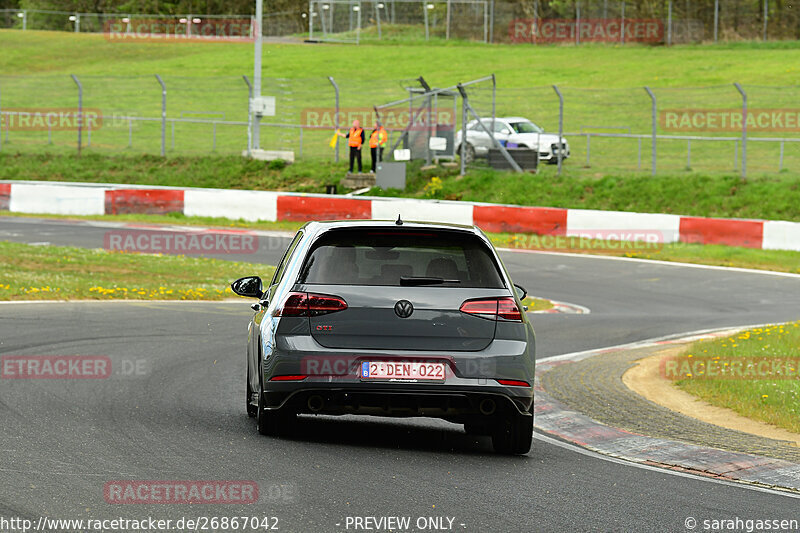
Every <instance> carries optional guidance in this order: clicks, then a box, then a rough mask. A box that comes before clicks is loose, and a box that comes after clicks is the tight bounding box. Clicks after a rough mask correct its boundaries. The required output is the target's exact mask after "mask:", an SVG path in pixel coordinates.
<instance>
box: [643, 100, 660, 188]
mask: <svg viewBox="0 0 800 533" xmlns="http://www.w3.org/2000/svg"><path fill="white" fill-rule="evenodd" d="M644 90H645V91H647V94H648V95H649V96H650V102H651V106H652V115H653V117H652V122H653V133H652V136H653V141H652V142H653V146H652V148H651V149H650V151H651V152H652V154H651V155H652V163H651V166H652V171H651V174H652V175H653V176H655V175H656V141H657V139H658V137H657V135H658V122H657V118H658V106H657V101H656V95H655V94H653V91H651V90H650V87H645V88H644Z"/></svg>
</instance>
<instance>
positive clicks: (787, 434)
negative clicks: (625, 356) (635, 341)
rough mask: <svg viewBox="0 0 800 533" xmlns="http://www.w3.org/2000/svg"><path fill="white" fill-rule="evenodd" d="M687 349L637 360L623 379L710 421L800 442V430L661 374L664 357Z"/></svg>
mask: <svg viewBox="0 0 800 533" xmlns="http://www.w3.org/2000/svg"><path fill="white" fill-rule="evenodd" d="M684 349H685V347H684V346H676V347H673V348H668V349H666V350H662V351H660V352H658V353H656V354H654V355H651V356H649V357H645V358H644V359H639V360H638V361H636V366H633V367H631V368H630V369H629V370H628V371H627V372H625V374H623V376H622V382H623V383H624V384H625V385H626V386H627V387H628V388H629V389H631V390H632V391H634V392H635V393H637V394H639V395H640V396H644V397H645V398H647V399H648V400H650V401H651V402H653V403H656V404H658V405H660V406H662V407H666V408H667V409H670V410H672V411H676V412H678V413H681V414H683V415H686V416H690V417H692V418H696V419H697V420H701V421H703V422H706V423H708V424H714V425H716V426H720V427H724V428H728V429H733V430H736V431H741V432H744V433H750V434H752V435H758V436H760V437H765V438H769V439H776V440H783V441H789V442H790V443H791V444H792V445H794V446H800V434H797V433H792V432H791V431H787V430H785V429H781V428H778V427H775V426H771V425H769V424H765V423H763V422H758V421H756V420H751V419H749V418H745V417H743V416H741V415H739V414H738V413H736V412H734V411H732V410H730V409H725V408H723V407H716V406H714V405H711V404H708V403H706V402H704V401H703V400H700V399H698V398H695V397H694V396H692V395H691V394H688V393H686V392H684V391H682V390H680V389H678V388H677V387H675V386H674V385H673V384H672V382H671V381H670V380H668V379H666V378H664V377H662V376H661V374H660V371H659V370H660V369H659V366H660V363H661V360H662V359H664V358H667V357H673V356H675V355H679V354H680V353H681V352H682V351H683V350H684Z"/></svg>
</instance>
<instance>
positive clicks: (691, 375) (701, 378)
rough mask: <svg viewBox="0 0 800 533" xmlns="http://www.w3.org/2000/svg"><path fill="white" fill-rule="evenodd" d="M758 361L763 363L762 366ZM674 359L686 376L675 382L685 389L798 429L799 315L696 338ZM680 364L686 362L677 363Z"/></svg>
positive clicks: (799, 399) (698, 395)
mask: <svg viewBox="0 0 800 533" xmlns="http://www.w3.org/2000/svg"><path fill="white" fill-rule="evenodd" d="M693 360H694V361H695V362H694V363H693ZM697 360H699V361H702V362H704V363H705V365H700V364H697V363H696V361H697ZM778 360H780V361H781V364H780V368H781V369H782V371H783V372H784V374H783V375H780V374H779V373H778V372H777V371H775V370H773V367H772V363H773V362H775V361H778ZM712 361H714V367H713V368H712V366H711V362H712ZM760 361H766V365H763V366H760V365H759V363H760ZM677 363H678V365H679V366H678V368H682V369H683V370H684V371H683V374H684V376H683V377H684V378H685V379H681V380H679V381H678V382H677V385H678V386H679V387H680V388H681V389H683V390H684V391H686V392H688V393H690V394H693V395H695V396H697V397H699V398H701V399H703V400H705V401H707V402H709V403H711V404H712V405H716V406H719V407H726V408H728V409H733V410H734V411H736V412H737V413H739V414H741V415H743V416H746V417H748V418H752V419H755V420H759V421H762V422H766V423H768V424H773V425H775V426H778V427H781V428H784V429H788V430H789V431H793V432H795V433H800V374H799V373H798V364H800V321H797V322H791V323H788V324H785V325H783V324H778V325H771V326H767V327H763V328H755V329H752V330H747V331H743V332H740V333H738V334H737V335H734V336H732V337H728V338H723V339H717V340H713V341H704V342H699V343H695V344H693V345H692V346H691V348H690V349H689V350H688V352H687V353H686V354H684V355H683V356H680V357H679V358H678V359H677ZM684 364H686V365H687V366H681V365H684ZM686 370H688V372H687V371H686ZM709 373H716V376H715V377H710V376H709V375H708V374H709Z"/></svg>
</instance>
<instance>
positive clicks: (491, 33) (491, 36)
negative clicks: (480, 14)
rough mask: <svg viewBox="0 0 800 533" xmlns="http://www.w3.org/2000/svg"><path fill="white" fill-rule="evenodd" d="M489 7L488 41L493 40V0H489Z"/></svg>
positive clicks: (491, 41)
mask: <svg viewBox="0 0 800 533" xmlns="http://www.w3.org/2000/svg"><path fill="white" fill-rule="evenodd" d="M490 3H491V6H492V7H491V8H490V9H489V42H490V43H493V42H494V0H490ZM447 24H448V28H449V27H450V26H449V25H450V17H448V22H447Z"/></svg>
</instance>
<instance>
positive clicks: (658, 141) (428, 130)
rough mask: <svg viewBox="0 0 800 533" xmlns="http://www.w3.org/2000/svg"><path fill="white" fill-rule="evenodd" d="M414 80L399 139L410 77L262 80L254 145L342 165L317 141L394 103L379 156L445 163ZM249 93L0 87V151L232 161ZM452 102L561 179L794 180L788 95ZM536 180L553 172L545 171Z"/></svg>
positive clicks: (447, 95) (473, 89) (212, 82)
mask: <svg viewBox="0 0 800 533" xmlns="http://www.w3.org/2000/svg"><path fill="white" fill-rule="evenodd" d="M159 80H160V81H159ZM423 81H424V85H428V87H430V90H431V91H433V92H432V93H431V96H432V98H431V99H430V101H429V102H428V103H427V104H425V105H426V106H427V108H426V110H425V112H424V113H422V114H421V115H420V116H419V117H418V120H420V121H422V122H421V123H420V124H422V127H416V126H418V125H416V124H415V127H414V128H412V130H411V132H410V135H409V136H408V137H406V138H405V139H401V137H402V136H403V135H404V134H405V133H408V132H407V131H406V130H407V129H408V128H407V126H408V124H409V121H411V120H412V118H413V114H414V112H415V111H417V109H418V108H419V106H420V105H421V104H420V102H421V101H422V100H420V98H422V97H423V96H424V92H425V89H424V85H423V83H421V82H420V80H419V79H410V80H366V81H365V80H355V79H333V78H325V77H314V78H305V79H282V78H264V79H263V80H262V94H264V95H271V96H274V97H275V102H276V105H275V115H274V116H269V117H264V118H263V119H262V121H261V130H260V132H261V134H260V147H261V148H263V149H269V150H291V151H293V152H294V154H295V157H296V158H327V159H336V158H337V157H338V156H339V155H341V157H342V158H344V157H345V156H346V153H345V151H344V150H346V146H345V145H344V143H343V142H342V141H341V140H339V142H338V143H336V142H334V143H331V140H332V139H333V134H334V132H335V130H336V129H340V130H342V131H345V130H346V129H347V128H348V127H349V126H350V124H351V123H352V121H353V120H356V119H358V120H359V121H360V122H361V123H362V125H363V127H364V128H365V129H366V130H367V132H369V131H371V129H372V128H374V127H375V125H376V114H375V109H374V108H375V106H384V105H385V104H387V103H392V102H395V101H400V100H404V99H406V101H404V102H403V103H402V104H398V105H395V106H391V107H389V108H388V109H387V110H383V111H382V115H381V118H382V121H383V123H384V125H385V126H386V127H387V129H388V131H389V134H390V137H389V146H394V145H395V144H397V143H398V142H399V141H402V142H401V143H400V144H398V146H400V147H409V148H413V147H412V146H410V145H414V146H417V145H419V146H417V148H416V150H414V151H415V153H414V158H419V159H425V160H430V159H437V160H438V159H455V160H458V156H459V153H457V152H454V148H457V147H456V146H454V144H455V143H456V139H455V136H457V135H459V134H460V133H461V131H462V126H463V119H462V114H463V113H462V111H463V108H462V102H461V100H462V96H461V95H460V94H459V93H458V90H457V88H456V87H455V86H453V87H446V90H445V89H437V85H436V84H435V80H434V79H428V80H423ZM161 83H163V87H164V89H165V90H162V85H161ZM249 83H250V80H249V78H248V77H246V76H241V77H216V78H215V77H204V78H198V77H178V76H164V77H160V76H133V77H105V76H78V77H70V76H64V75H58V76H19V77H14V76H2V77H0V151H2V152H6V153H33V152H42V151H52V152H56V153H68V152H73V153H74V152H75V150H76V148H78V147H80V149H81V150H82V151H83V152H84V153H86V152H90V153H106V154H155V155H159V154H163V155H166V156H173V155H206V154H219V155H233V154H241V153H243V152H245V151H246V150H247V148H248V142H249V135H248V128H249V124H250V123H251V122H252V117H250V116H249V102H248V98H249V96H250V92H249ZM439 87H442V86H439ZM740 89H741V91H740ZM434 93H435V94H434ZM466 94H467V96H468V101H469V104H470V107H471V109H472V111H469V112H468V113H467V122H471V121H473V120H474V119H475V118H476V116H478V117H482V118H491V117H496V118H498V119H500V118H503V117H524V118H527V119H529V120H531V121H532V122H534V123H535V124H536V125H538V126H540V127H541V128H542V129H543V130H544V132H545V133H547V134H553V135H557V134H558V132H559V131H561V132H562V133H563V136H564V138H565V139H566V141H567V142H568V143H569V151H570V153H569V157H568V158H567V159H565V160H564V161H562V163H563V165H562V169H566V171H568V172H589V173H592V172H597V173H608V172H652V173H655V174H664V173H672V174H674V173H676V172H682V171H689V170H691V171H700V172H729V173H730V172H738V173H742V174H743V175H744V174H746V173H747V172H761V173H770V172H787V171H789V170H795V171H796V170H797V169H800V107H798V106H797V102H798V101H800V87H798V86H788V87H780V86H761V85H743V86H738V87H737V85H735V84H725V85H718V86H711V87H702V88H657V87H653V88H645V87H634V88H606V89H580V88H573V87H554V86H538V87H525V88H508V87H503V85H502V80H499V81H498V82H497V83H495V80H494V78H493V77H489V76H487V77H486V78H483V79H482V80H481V81H480V82H476V83H473V84H470V85H469V87H468V89H467V93H466ZM559 94H560V96H561V98H559ZM409 97H412V98H414V100H413V101H412V102H409V101H407V99H408V98H409ZM745 97H746V102H745ZM562 98H563V105H562ZM745 103H746V105H747V114H746V115H744V114H743V110H744V105H745ZM473 111H474V114H473ZM79 113H80V115H79ZM743 116H746V117H747V120H746V121H743V120H742V117H743ZM429 137H448V139H449V140H448V145H447V147H446V148H445V149H441V148H437V149H436V150H434V152H433V153H432V154H431V153H428V151H427V149H426V143H429V142H430V139H429ZM469 138H470V137H469V135H468V136H467V139H468V140H469ZM499 140H500V141H503V140H504V138H503V137H502V135H501V136H500V137H499ZM409 143H410V145H409ZM528 147H529V148H533V146H528ZM340 151H341V154H340V153H339V152H340ZM387 155H388V156H389V157H391V154H387ZM478 159H480V158H478ZM542 163H545V161H543V162H542ZM474 164H477V165H485V162H483V161H481V160H477V161H476V162H475V163H474ZM544 169H545V172H551V171H553V172H555V171H556V168H555V165H554V166H553V167H548V166H544Z"/></svg>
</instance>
